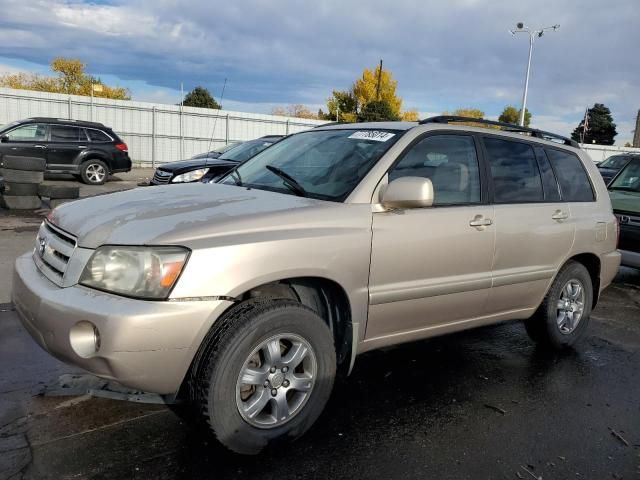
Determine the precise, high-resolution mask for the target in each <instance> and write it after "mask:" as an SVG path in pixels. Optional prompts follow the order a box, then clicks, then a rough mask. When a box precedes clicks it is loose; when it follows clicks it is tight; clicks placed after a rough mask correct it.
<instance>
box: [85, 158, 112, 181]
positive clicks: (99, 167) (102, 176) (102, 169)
mask: <svg viewBox="0 0 640 480" xmlns="http://www.w3.org/2000/svg"><path fill="white" fill-rule="evenodd" d="M108 176H109V168H108V167H107V165H106V164H105V163H104V162H103V161H102V160H95V159H89V160H87V161H86V162H84V163H83V164H82V167H81V168H80V177H81V178H82V181H83V182H84V183H86V184H87V185H102V184H103V183H104V182H106V181H107V177H108Z"/></svg>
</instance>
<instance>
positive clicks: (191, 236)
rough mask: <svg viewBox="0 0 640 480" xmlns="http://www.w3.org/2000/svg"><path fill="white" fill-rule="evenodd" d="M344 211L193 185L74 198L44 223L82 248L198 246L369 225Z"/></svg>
mask: <svg viewBox="0 0 640 480" xmlns="http://www.w3.org/2000/svg"><path fill="white" fill-rule="evenodd" d="M350 207H351V208H353V207H354V206H353V205H351V206H350ZM366 207H367V209H368V211H369V212H370V207H369V206H366ZM347 210H350V208H349V205H346V204H343V203H335V202H326V201H321V200H315V199H309V198H303V197H296V196H293V195H287V194H282V193H276V192H269V191H264V190H256V189H248V188H245V187H237V186H233V185H222V184H204V183H192V184H184V185H171V186H159V187H153V188H149V187H147V188H137V189H134V190H129V191H125V192H117V193H112V194H108V195H102V196H97V197H91V198H86V199H83V200H78V201H75V202H71V203H68V204H65V205H62V206H60V207H58V208H57V209H55V210H54V211H53V212H52V213H51V215H50V216H49V221H51V222H52V223H54V224H55V225H57V226H58V227H60V228H62V229H63V230H65V231H67V232H69V233H71V234H73V235H74V236H76V237H77V239H78V246H80V247H84V248H97V247H99V246H101V245H106V244H117V245H184V246H187V247H192V248H198V246H199V245H201V246H211V245H212V244H211V242H206V243H204V244H199V243H198V242H199V240H202V239H211V238H212V237H226V238H227V240H226V241H225V243H228V242H230V241H240V239H239V236H241V235H245V234H251V235H252V236H254V237H255V235H256V234H259V233H260V232H263V233H264V232H270V234H271V235H273V234H274V233H275V232H278V231H280V232H281V231H282V230H285V229H286V230H293V229H297V230H300V229H323V228H327V227H330V226H332V225H334V226H336V225H337V224H341V225H343V226H347V225H348V226H349V227H356V226H357V227H358V228H359V227H364V228H370V219H369V220H368V222H369V223H367V217H366V216H365V215H363V216H361V218H362V222H361V223H362V225H355V224H357V223H359V222H358V221H357V220H355V218H354V216H353V215H348V214H347V212H346V211H347ZM340 218H342V221H340ZM356 218H360V216H356ZM316 231H317V230H316ZM234 239H235V240H234ZM253 240H254V241H257V240H258V237H255V238H254V239H253Z"/></svg>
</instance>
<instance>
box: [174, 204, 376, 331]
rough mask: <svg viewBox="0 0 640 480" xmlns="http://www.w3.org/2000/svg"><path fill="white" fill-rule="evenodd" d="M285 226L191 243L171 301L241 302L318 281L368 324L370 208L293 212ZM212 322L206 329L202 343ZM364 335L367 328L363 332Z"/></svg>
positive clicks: (359, 320)
mask: <svg viewBox="0 0 640 480" xmlns="http://www.w3.org/2000/svg"><path fill="white" fill-rule="evenodd" d="M289 217H290V218H289V219H288V220H289V221H288V223H287V224H286V225H285V226H281V227H276V228H264V229H255V231H251V230H250V226H249V225H247V230H246V231H242V229H236V230H235V231H234V232H233V233H230V234H229V235H222V236H214V237H209V238H199V239H197V240H194V241H193V242H187V244H186V246H187V247H189V248H191V249H192V253H191V256H190V258H189V262H188V263H187V266H186V267H185V270H184V272H183V273H182V275H181V277H180V279H179V281H178V283H177V285H176V287H175V288H174V290H173V292H172V294H171V299H174V300H177V299H194V300H196V299H197V298H209V297H231V298H238V297H240V296H241V295H242V294H243V293H245V292H247V291H249V290H251V289H253V288H255V287H257V286H260V285H264V284H266V283H270V282H274V281H278V280H283V279H290V278H299V277H320V278H323V279H328V280H332V281H334V282H336V283H338V284H339V285H340V286H341V287H342V288H343V290H344V291H345V292H346V293H347V295H348V297H349V302H350V305H351V318H352V322H353V323H354V328H356V327H357V326H356V325H355V324H360V323H362V326H364V322H366V314H367V304H368V277H369V260H370V248H371V206H370V205H368V204H367V205H364V204H361V205H353V204H352V205H348V204H344V205H341V206H340V208H332V209H329V210H328V211H327V212H324V213H321V214H318V213H317V212H316V214H314V213H313V212H300V213H298V212H291V213H290V215H289ZM212 323H213V319H212V320H211V322H210V323H209V324H207V325H203V328H202V331H201V332H200V333H199V335H198V337H199V339H200V340H201V339H202V338H204V335H205V334H206V332H207V331H208V330H209V329H210V327H211V324H212ZM359 331H360V332H363V331H364V328H360V329H359ZM198 343H199V342H198Z"/></svg>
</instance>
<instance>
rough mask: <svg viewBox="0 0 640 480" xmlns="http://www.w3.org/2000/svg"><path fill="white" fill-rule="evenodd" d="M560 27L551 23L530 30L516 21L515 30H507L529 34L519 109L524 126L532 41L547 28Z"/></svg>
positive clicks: (513, 32)
mask: <svg viewBox="0 0 640 480" xmlns="http://www.w3.org/2000/svg"><path fill="white" fill-rule="evenodd" d="M559 28H560V25H553V26H551V27H544V28H540V29H538V30H531V29H530V28H529V27H527V26H526V25H525V24H524V23H522V22H518V24H516V28H515V30H509V33H511V35H513V36H515V35H516V33H528V34H529V60H528V61H527V76H526V77H525V80H524V92H523V93H522V110H521V111H520V126H521V127H524V115H525V112H526V110H527V92H528V90H529V72H530V70H531V52H532V51H533V41H534V39H535V37H538V38H540V37H542V35H544V32H546V31H547V30H553V31H554V32H555V31H556V30H557V29H559Z"/></svg>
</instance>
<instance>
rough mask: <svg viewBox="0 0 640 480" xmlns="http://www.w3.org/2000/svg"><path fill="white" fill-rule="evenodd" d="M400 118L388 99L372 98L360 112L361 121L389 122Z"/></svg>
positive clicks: (359, 119)
mask: <svg viewBox="0 0 640 480" xmlns="http://www.w3.org/2000/svg"><path fill="white" fill-rule="evenodd" d="M396 120H400V117H399V116H398V115H397V114H396V113H395V112H394V111H393V107H392V106H391V105H389V102H387V101H386V100H371V101H370V102H368V103H367V104H366V105H365V106H364V108H362V109H361V110H360V111H359V112H358V121H359V122H388V121H396Z"/></svg>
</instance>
